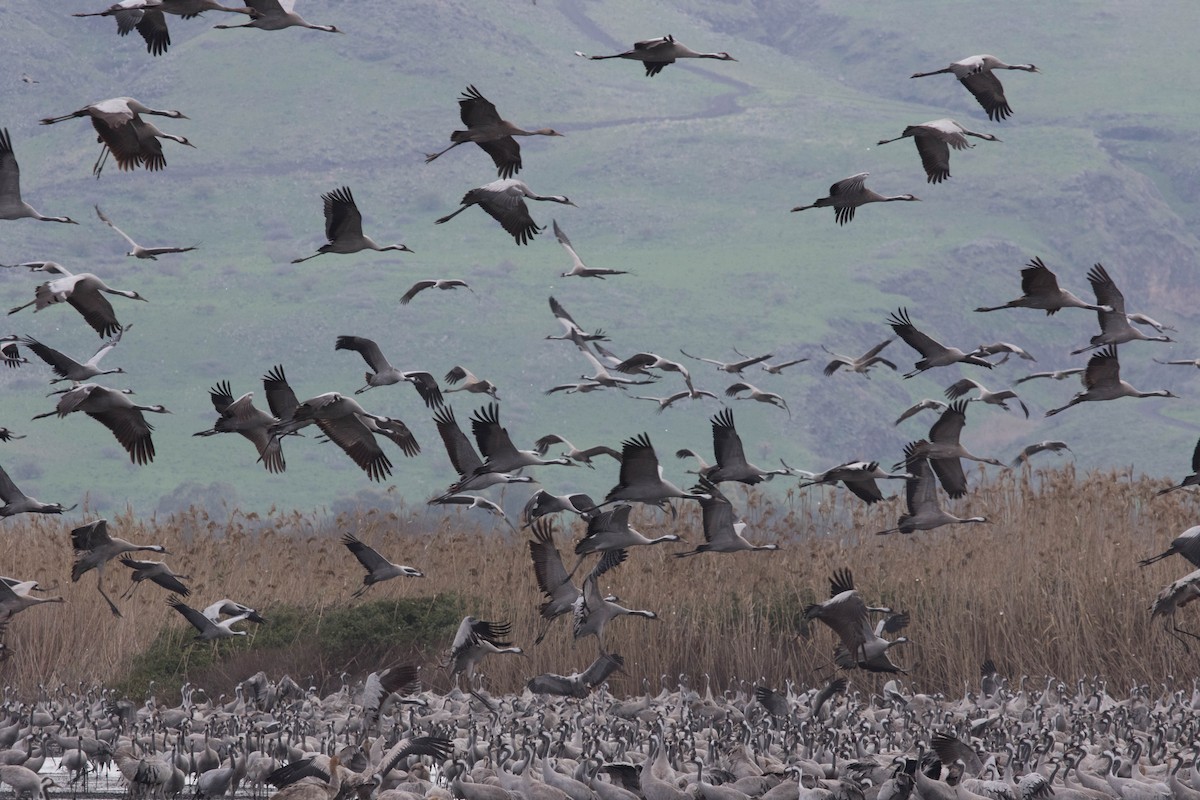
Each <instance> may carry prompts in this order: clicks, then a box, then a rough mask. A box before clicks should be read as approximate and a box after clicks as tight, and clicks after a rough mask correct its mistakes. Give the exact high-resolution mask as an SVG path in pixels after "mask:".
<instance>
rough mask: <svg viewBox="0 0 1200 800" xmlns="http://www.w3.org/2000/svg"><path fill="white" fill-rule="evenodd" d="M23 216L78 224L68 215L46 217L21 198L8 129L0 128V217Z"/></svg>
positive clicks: (19, 182)
mask: <svg viewBox="0 0 1200 800" xmlns="http://www.w3.org/2000/svg"><path fill="white" fill-rule="evenodd" d="M25 218H30V219H37V220H41V221H42V222H68V223H70V224H72V225H78V224H79V223H78V222H76V221H75V220H73V219H71V218H70V217H47V216H45V215H43V214H42V213H41V212H40V211H38V210H37V209H35V208H34V207H33V206H31V205H29V203H26V202H25V201H24V200H22V199H21V167H20V165H18V164H17V156H16V155H15V154H14V153H13V147H12V139H11V138H9V135H8V129H7V128H0V219H25Z"/></svg>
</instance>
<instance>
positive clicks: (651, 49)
mask: <svg viewBox="0 0 1200 800" xmlns="http://www.w3.org/2000/svg"><path fill="white" fill-rule="evenodd" d="M575 55H577V56H579V57H580V58H586V59H588V60H589V61H603V60H605V59H608V58H628V59H631V60H633V61H641V62H642V65H643V66H645V67H646V77H647V78H653V77H654V76H655V75H657V74H658V73H660V72H662V71H663V67H665V66H667V65H668V64H674V63H675V61H676V59H680V58H712V59H716V60H717V61H737V59H736V58H734V57H733V56H731V55H729V53H726V52H724V51H722V52H720V53H698V52H696V51H695V50H693V49H692V48H690V47H688V46H687V45H685V44H682V43H680V42H677V41H675V37H674V36H672V35H670V34H667V35H666V36H660V37H658V38H657V39H643V40H642V41H640V42H634V43H633V49H632V50H626V51H625V52H623V53H613V54H612V55H609V56H589V55H588V54H587V53H581V52H579V51H578V50H576V51H575Z"/></svg>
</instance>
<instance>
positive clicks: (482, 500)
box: [429, 494, 517, 533]
mask: <svg viewBox="0 0 1200 800" xmlns="http://www.w3.org/2000/svg"><path fill="white" fill-rule="evenodd" d="M429 504H430V505H434V506H465V507H466V509H467V510H468V511H469V510H471V509H472V508H478V509H480V510H483V511H486V512H487V513H489V514H491V515H492V516H494V517H500V519H502V520H504V524H506V525H508V527H510V528H512V530H513V533H516V532H517V526H516V525H513V524H512V520H510V519H509V518H508V514H505V513H504V509H503V508H501V507H500V504H499V503H496V502H495V501H492V500H488V499H487V498H486V497H482V496H480V495H477V494H447V495H442V496H441V497H435V498H434V499H433V500H430V501H429Z"/></svg>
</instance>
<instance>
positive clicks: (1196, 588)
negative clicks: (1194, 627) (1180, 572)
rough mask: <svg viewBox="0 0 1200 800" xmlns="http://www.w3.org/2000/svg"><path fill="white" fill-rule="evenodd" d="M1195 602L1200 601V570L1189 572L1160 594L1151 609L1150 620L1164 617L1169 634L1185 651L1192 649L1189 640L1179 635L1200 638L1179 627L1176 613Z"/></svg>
mask: <svg viewBox="0 0 1200 800" xmlns="http://www.w3.org/2000/svg"><path fill="white" fill-rule="evenodd" d="M1195 600H1200V569H1197V570H1195V571H1193V572H1189V573H1188V574H1187V575H1184V576H1183V577H1182V578H1180V579H1179V580H1177V581H1175V582H1174V583H1172V584H1171V585H1170V586H1168V587H1166V588H1165V589H1163V590H1162V591H1161V592H1159V593H1158V597H1156V598H1155V599H1154V604H1153V605H1152V606H1151V607H1150V618H1151V619H1154V618H1155V617H1162V618H1163V624H1164V626H1169V627H1167V632H1168V633H1170V634H1171V635H1172V636H1174V637H1175V638H1176V639H1178V640H1179V641H1180V642H1181V643H1182V644H1183V646H1184V649H1185V650H1190V649H1191V648H1189V647H1188V645H1187V640H1186V639H1184V638H1183V637H1182V636H1180V635H1179V634H1181V633H1182V634H1184V635H1186V636H1190V637H1192V638H1193V639H1200V636H1198V635H1196V634H1195V633H1192V632H1191V631H1188V630H1184V629H1183V628H1181V627H1179V624H1178V623H1177V622H1176V621H1175V612H1176V611H1177V610H1178V609H1180V608H1182V607H1183V606H1185V605H1187V604H1188V603H1191V602H1193V601H1195Z"/></svg>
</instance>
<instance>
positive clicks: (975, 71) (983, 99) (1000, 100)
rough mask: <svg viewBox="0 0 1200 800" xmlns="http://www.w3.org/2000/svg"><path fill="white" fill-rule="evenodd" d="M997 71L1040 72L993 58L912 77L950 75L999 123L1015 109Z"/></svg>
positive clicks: (958, 63)
mask: <svg viewBox="0 0 1200 800" xmlns="http://www.w3.org/2000/svg"><path fill="white" fill-rule="evenodd" d="M997 69H1019V70H1024V71H1025V72H1040V70H1039V69H1038V68H1037V67H1035V66H1034V65H1033V64H1005V63H1004V62H1003V61H1001V60H1000V59H998V58H996V57H995V56H991V55H978V56H968V57H967V58H964V59H963V60H961V61H955V62H954V63H953V64H951V65H950V66H948V67H945V68H943V69H935V70H933V71H932V72H916V73H913V75H912V77H914V78H925V77H928V76H930V75H943V74H945V73H950V74H951V75H953V76H954V77H956V78H958V81H959V83H961V84H962V85H963V86H965V87H967V91H969V92H970V93H971V94H973V95H975V99H976V100H978V101H979V105H981V106H983V110H984V111H986V112H987V115H988V119H990V120H993V121H996V122H999V121H1000V120H1003V119H1007V118H1008V117H1009V115H1011V114H1012V107H1011V106H1009V104H1008V99H1007V98H1005V96H1004V87H1003V86H1002V85H1001V84H1000V79H999V78H997V77H996V76H995V74H993V70H997Z"/></svg>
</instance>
